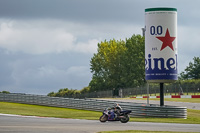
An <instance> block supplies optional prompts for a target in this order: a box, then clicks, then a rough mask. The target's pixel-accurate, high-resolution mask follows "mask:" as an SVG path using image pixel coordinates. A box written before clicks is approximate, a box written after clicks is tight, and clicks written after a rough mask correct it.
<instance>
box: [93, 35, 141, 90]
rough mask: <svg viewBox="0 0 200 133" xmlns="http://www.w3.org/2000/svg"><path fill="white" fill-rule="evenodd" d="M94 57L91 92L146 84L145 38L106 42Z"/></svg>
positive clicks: (136, 36) (137, 36)
mask: <svg viewBox="0 0 200 133" xmlns="http://www.w3.org/2000/svg"><path fill="white" fill-rule="evenodd" d="M97 51H98V52H97V53H96V54H94V56H93V57H92V59H91V61H90V64H91V72H92V73H93V77H92V80H91V82H90V84H89V86H90V87H91V89H90V91H99V90H107V89H113V88H124V87H135V86H138V85H141V84H144V71H145V70H144V37H142V36H140V35H133V36H132V37H131V38H129V39H126V42H125V41H123V40H120V41H116V40H115V39H113V40H110V41H106V40H105V41H104V42H101V43H99V44H98V49H97Z"/></svg>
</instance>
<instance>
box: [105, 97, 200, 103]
mask: <svg viewBox="0 0 200 133" xmlns="http://www.w3.org/2000/svg"><path fill="white" fill-rule="evenodd" d="M102 99H103V98H102ZM106 99H116V100H144V101H147V98H106ZM149 100H150V101H151V100H156V101H160V98H149ZM164 100H165V101H171V102H189V103H200V98H165V99H164Z"/></svg>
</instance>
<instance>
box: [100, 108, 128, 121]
mask: <svg viewBox="0 0 200 133" xmlns="http://www.w3.org/2000/svg"><path fill="white" fill-rule="evenodd" d="M130 113H131V110H124V111H120V112H119V113H118V114H116V113H115V112H114V110H113V109H110V108H106V109H105V110H104V111H103V115H102V116H101V117H100V118H99V121H100V122H106V121H121V122H122V123H127V122H128V121H129V116H128V114H130Z"/></svg>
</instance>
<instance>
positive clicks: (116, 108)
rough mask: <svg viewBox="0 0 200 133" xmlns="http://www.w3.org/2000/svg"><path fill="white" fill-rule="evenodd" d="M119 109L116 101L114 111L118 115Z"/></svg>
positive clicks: (120, 109)
mask: <svg viewBox="0 0 200 133" xmlns="http://www.w3.org/2000/svg"><path fill="white" fill-rule="evenodd" d="M121 111H122V108H121V107H120V106H119V104H118V103H116V104H115V106H114V113H115V114H117V116H119V115H120V112H121Z"/></svg>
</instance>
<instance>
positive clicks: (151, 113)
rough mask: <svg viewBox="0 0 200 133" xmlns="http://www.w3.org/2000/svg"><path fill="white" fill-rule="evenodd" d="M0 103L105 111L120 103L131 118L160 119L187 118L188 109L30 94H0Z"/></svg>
mask: <svg viewBox="0 0 200 133" xmlns="http://www.w3.org/2000/svg"><path fill="white" fill-rule="evenodd" d="M0 101H2V102H14V103H25V104H33V105H44V106H52V107H63V108H72V109H83V110H92V111H103V110H104V109H105V108H107V107H113V105H114V104H115V103H119V104H120V106H121V107H122V108H123V109H124V110H131V111H132V113H131V115H130V116H131V117H159V118H187V108H186V107H176V106H159V105H153V104H151V105H147V104H139V103H132V102H119V101H106V100H96V99H74V98H60V97H48V96H43V95H29V94H12V93H11V94H3V93H0Z"/></svg>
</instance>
